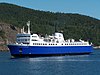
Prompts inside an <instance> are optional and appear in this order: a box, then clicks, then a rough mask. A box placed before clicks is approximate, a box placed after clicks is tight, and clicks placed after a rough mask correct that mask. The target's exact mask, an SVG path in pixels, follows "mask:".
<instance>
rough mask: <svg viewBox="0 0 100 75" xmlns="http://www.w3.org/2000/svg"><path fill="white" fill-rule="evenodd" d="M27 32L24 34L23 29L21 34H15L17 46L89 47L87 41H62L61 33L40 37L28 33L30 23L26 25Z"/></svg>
mask: <svg viewBox="0 0 100 75" xmlns="http://www.w3.org/2000/svg"><path fill="white" fill-rule="evenodd" d="M27 26H28V32H27V33H26V32H24V27H23V29H22V30H21V33H19V34H17V38H16V44H17V45H29V46H89V42H88V41H83V40H81V39H80V40H79V41H75V40H74V39H68V40H64V36H63V34H62V33H58V32H55V33H54V34H52V35H45V37H41V35H38V34H31V33H30V21H29V22H28V23H27Z"/></svg>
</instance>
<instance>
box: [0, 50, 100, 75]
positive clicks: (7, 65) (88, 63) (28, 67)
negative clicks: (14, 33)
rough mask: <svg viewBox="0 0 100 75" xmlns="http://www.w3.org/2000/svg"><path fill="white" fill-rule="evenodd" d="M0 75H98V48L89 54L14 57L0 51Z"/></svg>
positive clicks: (99, 62) (99, 57)
mask: <svg viewBox="0 0 100 75" xmlns="http://www.w3.org/2000/svg"><path fill="white" fill-rule="evenodd" d="M0 75H100V50H99V49H98V50H94V52H93V53H92V54H90V55H72V56H68V55H66V56H53V57H35V58H15V59H11V56H10V53H9V52H0Z"/></svg>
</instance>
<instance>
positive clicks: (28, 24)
mask: <svg viewBox="0 0 100 75" xmlns="http://www.w3.org/2000/svg"><path fill="white" fill-rule="evenodd" d="M27 26H28V34H30V21H28V22H27Z"/></svg>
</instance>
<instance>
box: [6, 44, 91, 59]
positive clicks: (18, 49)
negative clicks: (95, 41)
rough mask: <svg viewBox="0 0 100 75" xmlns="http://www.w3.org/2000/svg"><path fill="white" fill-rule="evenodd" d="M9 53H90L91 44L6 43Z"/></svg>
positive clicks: (45, 54) (22, 54)
mask: <svg viewBox="0 0 100 75" xmlns="http://www.w3.org/2000/svg"><path fill="white" fill-rule="evenodd" d="M8 48H9V49H10V53H11V55H12V56H15V57H22V56H24V57H25V56H34V57H37V56H54V55H67V54H68V55H77V54H90V53H91V52H93V49H92V46H19V45H8Z"/></svg>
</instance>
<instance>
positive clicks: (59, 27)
mask: <svg viewBox="0 0 100 75" xmlns="http://www.w3.org/2000/svg"><path fill="white" fill-rule="evenodd" d="M27 21H30V22H31V32H32V33H40V34H43V35H45V34H52V33H54V32H55V27H56V31H58V32H62V33H63V34H64V36H65V39H69V38H70V39H71V38H74V39H75V40H78V39H83V40H87V41H89V42H90V43H91V42H92V43H93V45H95V46H99V45H100V20H99V19H96V18H93V17H90V16H88V15H82V14H79V13H62V12H50V11H42V10H34V9H30V8H26V7H22V6H18V5H14V4H8V3H0V23H8V24H12V25H13V26H16V27H18V28H22V27H23V26H24V27H25V29H26V28H27V26H26V22H27ZM2 33H4V32H2V31H0V36H2V35H3V34H2ZM9 35H10V34H9Z"/></svg>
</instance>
